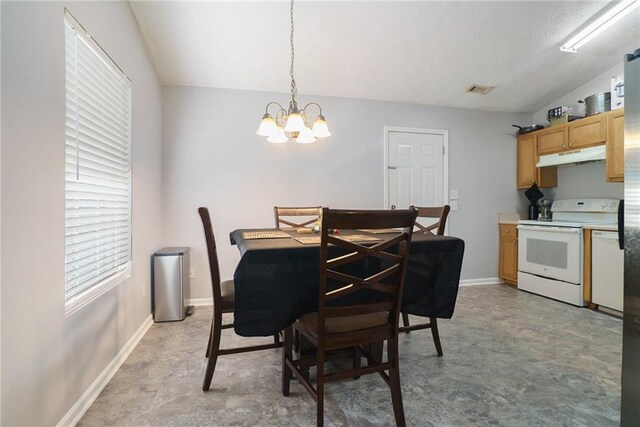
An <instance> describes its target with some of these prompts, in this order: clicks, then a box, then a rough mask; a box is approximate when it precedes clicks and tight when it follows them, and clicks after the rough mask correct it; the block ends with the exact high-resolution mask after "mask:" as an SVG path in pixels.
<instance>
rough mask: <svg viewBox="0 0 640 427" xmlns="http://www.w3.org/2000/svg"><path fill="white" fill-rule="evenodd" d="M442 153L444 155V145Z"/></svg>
mask: <svg viewBox="0 0 640 427" xmlns="http://www.w3.org/2000/svg"><path fill="white" fill-rule="evenodd" d="M442 155H443V156H444V145H443V146H442Z"/></svg>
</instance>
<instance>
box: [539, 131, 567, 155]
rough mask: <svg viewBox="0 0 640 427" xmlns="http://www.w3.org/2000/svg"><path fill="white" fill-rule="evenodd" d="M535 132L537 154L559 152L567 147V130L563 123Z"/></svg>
mask: <svg viewBox="0 0 640 427" xmlns="http://www.w3.org/2000/svg"><path fill="white" fill-rule="evenodd" d="M537 134H538V135H537V136H538V155H539V156H541V155H544V154H553V153H559V152H560V151H563V150H565V149H566V148H567V145H568V140H569V132H568V128H567V126H565V125H562V126H557V127H556V126H554V127H550V128H546V129H544V130H541V131H539V132H538V133H537Z"/></svg>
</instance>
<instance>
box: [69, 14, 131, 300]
mask: <svg viewBox="0 0 640 427" xmlns="http://www.w3.org/2000/svg"><path fill="white" fill-rule="evenodd" d="M65 43H66V44H65V47H66V48H65V51H66V54H65V56H66V66H65V71H66V121H65V125H66V126H65V199H66V203H65V300H66V301H69V300H70V299H72V298H74V297H78V296H81V295H82V294H83V293H84V292H86V291H89V290H90V289H92V288H94V287H96V286H97V285H100V284H103V283H104V282H105V281H107V280H108V279H109V278H112V277H114V276H117V275H118V274H119V273H122V272H123V271H124V270H125V269H126V268H127V267H128V265H129V264H130V261H131V83H130V81H129V80H128V79H127V78H126V76H124V75H123V73H122V72H121V71H120V69H119V68H118V67H117V65H115V64H114V63H113V61H112V60H111V59H110V58H109V57H108V55H106V54H105V53H104V52H103V51H102V49H101V48H100V47H99V46H98V45H97V44H96V43H95V42H94V41H93V40H92V39H91V38H90V36H89V35H88V34H86V33H85V31H84V29H83V28H82V27H81V26H79V24H77V22H75V20H73V18H72V17H70V16H69V15H67V16H66V17H65Z"/></svg>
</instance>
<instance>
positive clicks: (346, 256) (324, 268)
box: [318, 208, 417, 336]
mask: <svg viewBox="0 0 640 427" xmlns="http://www.w3.org/2000/svg"><path fill="white" fill-rule="evenodd" d="M416 215H417V211H416V210H414V209H407V210H393V211H391V210H389V211H380V210H376V211H371V210H367V211H363V210H355V211H353V210H334V209H327V208H325V209H323V211H322V216H321V218H322V235H321V244H320V283H319V293H318V302H319V307H318V331H319V336H323V331H324V324H325V319H327V318H331V317H342V316H350V315H356V314H367V313H376V312H385V313H388V324H387V326H388V327H389V328H390V329H387V330H391V331H395V333H397V328H398V326H397V325H398V316H399V313H400V302H401V298H402V288H403V282H404V274H405V270H406V265H407V260H408V254H409V245H410V243H411V235H412V230H413V227H414V223H415V218H416ZM390 228H393V229H400V230H401V232H399V233H387V234H376V237H377V238H379V239H381V240H382V241H380V242H375V243H371V242H368V243H363V244H358V243H356V242H349V241H347V240H345V239H342V238H341V235H347V234H349V232H351V231H354V232H358V231H360V230H382V229H390ZM329 229H338V230H339V234H329ZM361 276H362V277H361ZM358 292H361V293H362V294H361V295H358V297H355V299H354V295H353V294H356V293H358ZM342 297H346V300H347V303H346V304H342V305H341V304H340V298H342ZM353 301H358V303H357V304H354V303H353ZM360 301H361V302H360Z"/></svg>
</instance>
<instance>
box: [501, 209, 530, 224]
mask: <svg viewBox="0 0 640 427" xmlns="http://www.w3.org/2000/svg"><path fill="white" fill-rule="evenodd" d="M526 217H527V215H526V214H525V213H523V212H500V213H498V224H511V225H518V221H519V220H521V219H525V218H526Z"/></svg>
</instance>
